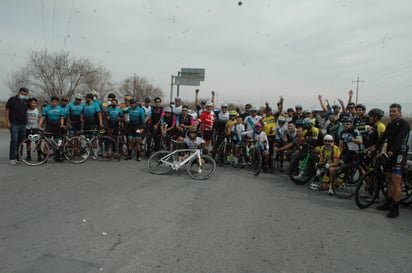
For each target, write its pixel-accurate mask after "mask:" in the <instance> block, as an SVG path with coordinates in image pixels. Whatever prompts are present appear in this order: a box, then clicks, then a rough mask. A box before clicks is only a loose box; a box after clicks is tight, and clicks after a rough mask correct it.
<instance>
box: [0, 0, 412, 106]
mask: <svg viewBox="0 0 412 273" xmlns="http://www.w3.org/2000/svg"><path fill="white" fill-rule="evenodd" d="M238 2H239V1H232V0H206V1H198V0H176V1H170V0H168V1H166V0H163V1H160V0H145V1H142V0H130V1H126V0H124V1H122V0H118V1H107V0H106V1H102V0H90V1H87V0H83V1H80V0H77V1H76V0H73V1H69V0H67V1H53V0H32V1H23V0H21V1H15V0H1V3H0V7H1V9H0V15H1V16H0V63H1V65H0V81H1V82H0V99H6V98H7V97H8V96H9V95H10V90H8V89H7V87H6V86H5V84H4V81H5V79H6V77H7V75H8V74H9V73H10V72H12V71H14V70H16V69H17V68H18V67H19V66H22V65H24V64H25V63H26V61H27V56H28V53H29V52H30V51H31V50H38V49H44V48H47V49H48V50H49V51H60V50H63V49H64V50H67V51H69V52H71V53H73V54H74V55H76V56H79V57H86V58H89V59H91V60H92V61H94V62H95V63H97V64H101V65H103V66H105V67H106V68H107V69H108V70H109V71H111V73H112V79H113V81H115V82H119V81H121V80H122V79H124V78H126V77H129V76H132V75H133V74H135V73H136V75H138V76H142V77H145V78H147V79H148V80H149V81H150V82H151V83H152V84H153V85H154V86H156V87H160V88H161V89H162V90H163V91H164V93H165V94H166V96H165V100H168V99H169V96H170V95H169V94H170V80H171V75H176V74H177V72H178V71H179V70H180V69H181V68H182V67H184V68H205V69H206V79H205V81H204V82H202V83H201V85H200V87H199V88H200V90H201V91H200V95H201V97H209V96H210V91H211V90H215V91H216V92H217V94H218V98H217V99H218V102H219V104H220V103H222V102H224V101H226V102H234V103H242V104H244V103H248V102H250V103H253V104H255V105H263V103H264V101H265V100H269V101H270V103H271V104H274V103H275V101H276V100H277V99H278V97H279V96H280V95H283V96H284V97H285V104H286V106H294V105H295V104H302V105H303V106H304V108H313V107H317V108H318V102H317V95H318V94H322V95H324V97H326V98H328V99H329V100H330V101H331V102H333V101H336V99H337V98H339V97H340V98H342V99H344V101H346V100H347V93H348V91H349V90H350V89H353V90H354V91H355V92H356V83H353V82H352V81H354V80H356V79H357V77H358V76H359V78H360V80H361V81H363V83H360V85H359V102H361V103H364V104H366V106H367V107H369V108H370V107H372V106H376V105H388V104H390V103H392V102H395V101H397V102H400V103H402V104H404V105H405V107H407V109H408V112H412V95H411V94H412V92H411V89H412V82H411V74H412V46H411V43H412V2H411V1H408V0H392V1H379V0H362V1H360V0H349V1H347V0H340V1H338V0H310V1H308V0H253V1H252V0H249V1H248V0H245V1H242V5H238ZM195 88H196V87H193V86H189V87H183V86H181V88H180V97H182V98H183V99H193V97H194V89H195ZM174 91H175V93H176V88H174ZM409 107H410V108H409ZM385 110H387V109H386V108H385ZM404 112H405V111H404Z"/></svg>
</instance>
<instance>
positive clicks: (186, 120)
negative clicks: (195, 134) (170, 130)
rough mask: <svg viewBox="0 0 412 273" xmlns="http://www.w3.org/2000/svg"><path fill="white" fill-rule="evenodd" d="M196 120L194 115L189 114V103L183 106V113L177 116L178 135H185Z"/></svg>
mask: <svg viewBox="0 0 412 273" xmlns="http://www.w3.org/2000/svg"><path fill="white" fill-rule="evenodd" d="M194 123H195V120H194V119H193V116H191V115H189V107H188V106H187V105H183V106H182V113H181V114H180V115H179V116H177V118H176V127H177V135H178V136H179V137H185V136H186V132H187V131H188V130H189V129H190V128H192V127H193V124H194Z"/></svg>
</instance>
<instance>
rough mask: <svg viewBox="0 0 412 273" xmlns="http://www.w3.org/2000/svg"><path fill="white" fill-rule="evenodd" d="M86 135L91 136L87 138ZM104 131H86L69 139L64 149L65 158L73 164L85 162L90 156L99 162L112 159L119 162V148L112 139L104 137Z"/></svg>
mask: <svg viewBox="0 0 412 273" xmlns="http://www.w3.org/2000/svg"><path fill="white" fill-rule="evenodd" d="M84 133H86V135H88V134H91V135H92V137H91V138H89V137H88V136H85V135H84ZM104 133H105V130H104V129H103V130H86V131H83V132H82V135H81V136H75V137H72V138H70V139H69V140H68V141H67V143H66V145H65V147H64V150H65V157H66V158H67V160H69V161H70V162H73V163H75V164H79V163H83V162H85V161H86V160H87V159H88V158H89V157H90V156H91V157H92V158H93V159H97V160H100V161H108V160H111V159H112V158H113V159H115V160H117V161H120V153H119V149H118V148H119V146H118V145H117V142H116V141H115V140H114V138H112V137H110V136H107V135H104Z"/></svg>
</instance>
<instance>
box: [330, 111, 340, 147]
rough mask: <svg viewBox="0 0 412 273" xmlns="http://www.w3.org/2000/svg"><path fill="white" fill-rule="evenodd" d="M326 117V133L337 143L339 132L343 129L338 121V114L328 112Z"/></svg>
mask: <svg viewBox="0 0 412 273" xmlns="http://www.w3.org/2000/svg"><path fill="white" fill-rule="evenodd" d="M327 118H328V121H329V124H328V125H327V126H326V134H328V135H331V136H332V137H333V139H334V140H335V144H336V145H339V139H340V133H341V132H342V130H343V127H342V123H341V122H340V121H339V116H337V115H335V114H334V113H332V112H330V113H329V114H328V116H327Z"/></svg>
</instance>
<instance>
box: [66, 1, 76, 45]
mask: <svg viewBox="0 0 412 273" xmlns="http://www.w3.org/2000/svg"><path fill="white" fill-rule="evenodd" d="M74 2H75V0H73V1H72V8H71V10H70V15H69V20H68V22H67V28H66V35H65V36H64V48H66V46H67V39H68V38H69V30H70V26H71V24H72V16H73V10H74Z"/></svg>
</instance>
